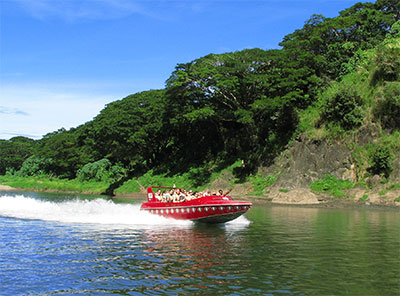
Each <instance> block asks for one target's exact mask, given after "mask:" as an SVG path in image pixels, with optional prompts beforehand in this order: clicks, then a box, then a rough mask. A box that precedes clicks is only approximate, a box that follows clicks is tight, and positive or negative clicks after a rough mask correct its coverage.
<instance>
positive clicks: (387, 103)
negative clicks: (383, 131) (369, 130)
mask: <svg viewBox="0 0 400 296" xmlns="http://www.w3.org/2000/svg"><path fill="white" fill-rule="evenodd" d="M380 96H381V99H380V100H378V102H377V104H376V106H375V109H374V116H375V118H377V119H379V120H380V121H381V123H382V126H383V127H384V128H388V129H400V82H387V83H386V84H385V88H384V90H383V93H381V95H380Z"/></svg>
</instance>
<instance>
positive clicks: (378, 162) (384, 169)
mask: <svg viewBox="0 0 400 296" xmlns="http://www.w3.org/2000/svg"><path fill="white" fill-rule="evenodd" d="M370 157H371V162H372V166H371V167H370V168H369V170H370V171H371V172H372V173H373V174H375V175H381V174H383V175H384V176H385V177H386V178H387V177H388V176H389V175H390V173H391V171H392V170H393V155H392V151H391V150H390V149H389V147H387V146H378V147H377V148H375V149H374V150H373V152H372V155H371V156H370Z"/></svg>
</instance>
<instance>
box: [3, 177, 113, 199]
mask: <svg viewBox="0 0 400 296" xmlns="http://www.w3.org/2000/svg"><path fill="white" fill-rule="evenodd" d="M0 184H3V185H8V186H11V187H15V188H20V189H26V190H34V191H62V192H79V193H94V194H100V193H102V192H104V191H105V190H106V189H107V188H108V186H109V185H110V184H108V183H105V182H82V181H78V180H76V179H73V180H68V179H58V178H50V177H49V176H40V177H19V176H12V175H6V176H0Z"/></svg>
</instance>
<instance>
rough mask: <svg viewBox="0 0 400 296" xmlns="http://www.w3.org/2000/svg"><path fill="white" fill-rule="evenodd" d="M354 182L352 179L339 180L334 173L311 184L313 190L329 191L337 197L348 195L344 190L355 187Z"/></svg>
mask: <svg viewBox="0 0 400 296" xmlns="http://www.w3.org/2000/svg"><path fill="white" fill-rule="evenodd" d="M353 187H354V184H353V183H352V182H350V181H345V180H338V179H336V178H335V177H334V176H332V175H326V176H325V177H324V179H320V180H317V181H315V182H314V183H312V184H311V185H310V188H311V190H313V191H315V192H319V193H328V194H329V195H332V196H334V197H335V198H340V197H344V196H346V193H345V192H344V191H343V190H346V189H350V188H353Z"/></svg>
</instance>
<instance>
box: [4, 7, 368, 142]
mask: <svg viewBox="0 0 400 296" xmlns="http://www.w3.org/2000/svg"><path fill="white" fill-rule="evenodd" d="M357 2H359V1H353V0H193V1H189V0H186V1H185V0H0V139H9V138H11V137H13V136H17V135H23V136H28V137H31V138H34V139H39V138H41V137H42V136H43V135H45V134H46V133H49V132H53V131H56V130H58V129H59V128H66V129H69V128H71V127H76V126H78V125H80V124H83V123H85V122H87V121H90V120H92V119H93V117H95V116H96V115H97V114H98V113H99V111H100V110H101V109H103V108H104V106H105V105H106V104H108V103H110V102H112V101H116V100H119V99H122V98H124V97H126V96H127V95H129V94H133V93H136V92H140V91H144V90H149V89H159V88H164V85H165V81H166V80H167V79H168V77H169V75H170V74H171V72H172V71H173V70H174V67H175V66H176V65H177V64H178V63H185V62H190V61H192V60H194V59H196V58H200V57H202V56H205V55H207V54H209V53H217V54H218V53H224V52H230V51H237V50H242V49H245V48H256V47H258V48H262V49H272V48H279V45H278V44H279V42H280V41H282V38H283V37H284V36H285V35H287V34H290V33H292V32H293V31H294V30H296V29H299V28H301V27H302V26H303V24H304V22H305V21H306V20H308V19H309V18H310V16H311V15H312V14H323V15H324V16H326V17H335V16H337V15H338V13H339V11H341V10H343V9H346V8H348V7H350V6H352V5H354V4H355V3H357ZM362 2H365V1H362Z"/></svg>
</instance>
